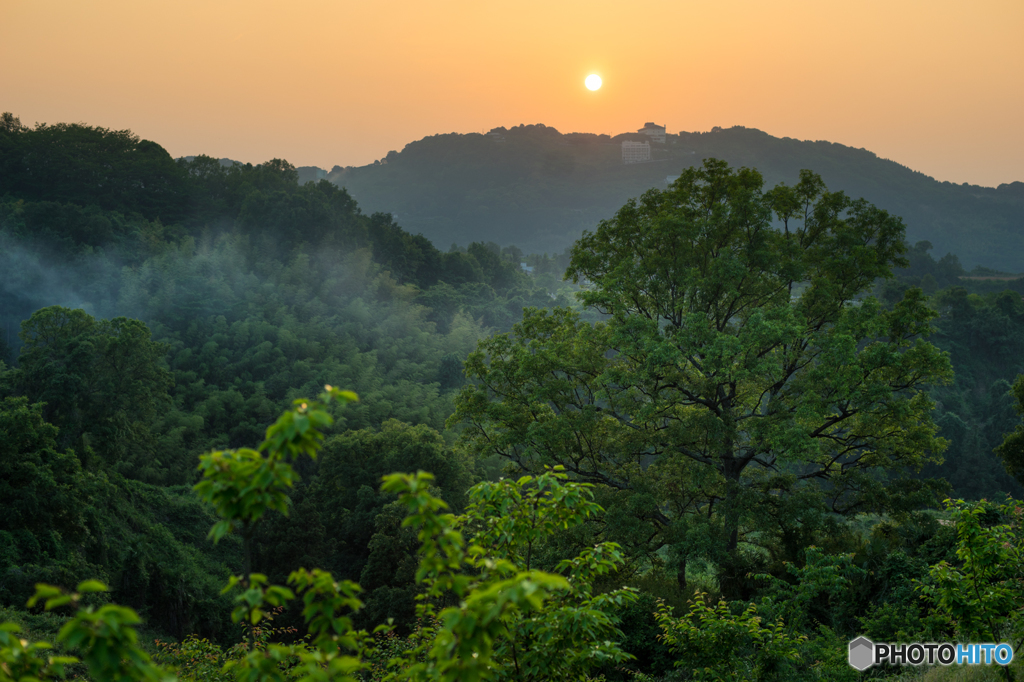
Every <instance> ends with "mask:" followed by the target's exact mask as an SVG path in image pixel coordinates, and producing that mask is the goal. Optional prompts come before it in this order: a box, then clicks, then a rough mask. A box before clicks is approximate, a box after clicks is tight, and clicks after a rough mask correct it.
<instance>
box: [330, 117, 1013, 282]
mask: <svg viewBox="0 0 1024 682" xmlns="http://www.w3.org/2000/svg"><path fill="white" fill-rule="evenodd" d="M666 137H667V141H666V142H665V143H663V144H662V143H657V142H652V144H651V148H652V149H651V161H649V162H644V163H635V164H623V163H622V159H621V151H620V150H621V146H620V144H619V143H620V142H621V141H623V140H626V139H634V140H635V139H645V136H644V134H642V133H623V134H620V135H616V136H614V137H613V136H608V135H595V134H590V133H567V134H563V133H560V132H559V131H557V130H556V129H554V128H551V127H549V126H545V125H543V124H536V125H520V126H515V127H513V128H509V129H505V128H495V129H493V130H492V131H491V132H490V133H488V134H480V133H466V134H460V133H446V134H439V135H431V136H427V137H425V138H422V139H420V140H416V141H413V142H410V143H409V144H407V145H406V146H405V147H404V148H403V149H402V150H401V151H392V152H389V153H388V155H387V156H385V157H384V158H383V159H380V160H378V161H376V162H374V163H373V164H368V165H366V166H359V167H351V166H350V167H345V168H342V167H340V166H335V167H334V168H333V169H332V170H331V171H330V173H329V174H328V179H329V180H330V181H331V182H334V183H335V184H337V185H339V186H342V187H345V188H346V189H347V190H348V191H349V192H350V193H351V194H352V196H353V198H354V199H356V201H358V202H359V204H360V206H362V207H364V209H365V210H367V211H383V212H388V213H392V214H393V215H394V216H395V218H396V220H397V221H398V222H399V223H400V224H402V226H403V227H404V228H405V229H406V230H408V231H410V232H412V233H417V232H419V233H422V234H423V235H424V236H425V237H427V238H428V239H430V240H431V241H432V242H434V243H435V244H438V245H439V246H443V245H445V244H448V243H458V244H462V245H464V244H466V243H469V242H472V241H494V242H496V243H499V244H503V245H504V244H515V245H516V246H518V247H519V248H521V249H523V250H524V251H526V252H542V251H544V252H558V251H561V250H562V249H564V248H566V247H568V246H570V245H571V244H572V243H573V241H575V239H577V238H578V237H579V236H580V234H581V233H582V232H583V230H593V229H594V228H595V227H596V225H597V223H598V222H599V221H600V220H602V219H606V218H610V217H611V216H612V215H613V214H614V212H615V211H616V210H617V209H618V208H619V207H621V206H622V205H623V204H624V203H625V202H626V201H627V200H628V199H630V198H632V197H636V196H639V195H640V194H642V193H643V192H644V191H646V190H648V189H652V188H658V189H664V188H665V187H666V186H667V181H668V180H671V178H672V177H673V176H675V175H677V174H678V173H679V172H680V171H681V170H682V169H683V168H686V167H689V166H693V165H696V164H700V163H701V162H702V161H703V160H704V159H706V158H712V157H714V158H721V159H723V160H725V161H727V162H729V163H730V165H733V166H747V167H750V168H756V169H757V170H758V171H760V172H761V173H762V175H763V176H764V177H765V181H766V183H765V184H766V188H767V187H771V186H774V185H775V184H777V183H778V182H786V183H788V184H792V183H794V182H796V181H797V179H798V177H799V171H800V170H801V169H809V170H812V171H814V172H816V173H818V174H820V175H821V176H822V178H823V179H824V180H825V182H826V184H827V185H828V187H829V189H830V190H843V191H845V192H846V193H847V194H848V195H850V196H853V197H854V198H860V197H863V198H865V199H867V200H868V201H870V202H871V203H873V204H875V205H876V206H878V207H880V208H883V209H885V210H888V211H889V212H891V213H894V214H896V215H899V216H901V217H903V219H904V222H905V223H906V225H907V239H908V241H910V242H911V243H914V242H916V241H918V240H928V241H930V242H932V243H933V245H934V247H935V250H936V252H937V253H945V252H952V253H954V254H956V255H957V256H959V258H960V259H961V261H962V262H963V263H964V265H965V266H966V267H968V268H970V267H973V266H975V265H984V266H988V267H994V268H999V269H1003V270H1009V271H1014V272H1016V271H1021V270H1024V256H1021V255H1018V254H1024V182H1011V183H1003V184H1001V185H999V186H998V187H983V186H980V185H969V184H967V183H964V184H961V185H956V184H953V183H950V182H948V181H946V182H942V181H938V180H935V179H934V178H932V177H931V176H928V175H926V174H925V173H922V172H920V171H917V170H914V169H912V168H909V167H908V166H905V165H903V164H901V163H899V162H897V161H894V160H891V159H886V158H883V157H880V156H878V155H877V154H875V153H874V152H871V151H869V150H867V149H863V148H855V147H850V146H847V145H842V144H839V143H834V142H829V141H825V140H817V141H809V140H797V139H794V138H788V137H783V138H779V137H774V136H772V135H769V134H768V133H765V132H763V131H760V130H757V129H755V128H745V127H742V126H735V127H732V128H726V129H723V128H716V129H713V130H712V131H709V132H703V133H700V132H698V133H688V132H681V133H678V134H673V135H668V136H666Z"/></svg>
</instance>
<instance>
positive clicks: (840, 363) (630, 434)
mask: <svg viewBox="0 0 1024 682" xmlns="http://www.w3.org/2000/svg"><path fill="white" fill-rule="evenodd" d="M773 217H775V218H776V219H777V220H779V221H780V222H781V226H782V227H781V229H779V228H777V227H776V226H774V225H773V220H772V219H773ZM903 233H904V228H903V224H902V222H901V221H900V219H899V218H897V217H894V216H891V215H889V214H888V213H886V212H885V211H881V210H879V209H877V208H875V207H873V206H871V205H870V204H868V203H867V202H865V201H863V200H852V199H850V198H848V197H846V196H845V195H844V194H843V193H841V192H840V193H831V192H828V191H827V190H826V188H825V186H824V184H823V183H822V181H821V179H820V178H818V177H817V176H816V175H814V174H813V173H810V172H804V173H803V174H802V175H801V181H800V183H799V184H797V185H796V186H794V187H788V186H785V185H779V186H777V187H775V188H774V189H772V190H771V191H768V192H765V191H764V190H763V180H762V178H761V176H760V175H759V174H758V173H757V172H756V171H753V170H749V169H745V168H743V169H739V170H733V169H731V168H729V167H728V165H727V164H725V163H724V162H721V161H716V160H709V161H706V162H705V164H704V165H703V166H702V167H701V168H699V169H696V168H694V169H689V170H686V171H684V173H683V174H682V175H681V176H680V177H679V179H678V180H676V181H675V182H674V183H673V185H672V186H671V187H670V188H669V189H668V190H666V191H657V190H652V191H650V192H648V193H646V194H645V195H643V197H641V198H640V200H639V201H630V202H628V203H627V204H626V205H625V206H624V207H623V208H622V209H621V210H620V211H619V212H618V213H617V214H616V215H615V217H614V218H613V219H611V220H608V221H603V222H602V223H600V225H599V226H598V228H597V230H596V231H595V232H594V233H585V234H584V236H583V238H582V239H580V241H579V242H578V243H577V245H576V246H575V247H574V249H573V254H572V262H571V264H570V267H569V270H568V273H567V274H568V276H569V277H571V278H573V280H575V281H577V282H586V283H588V284H589V288H586V289H585V290H584V291H583V292H582V294H581V299H582V301H583V303H584V304H585V305H587V306H590V307H592V308H595V309H596V310H598V311H599V312H601V313H602V314H604V315H605V316H606V319H605V320H604V321H602V322H598V323H596V324H589V323H585V322H583V321H581V319H580V317H579V315H578V314H577V313H575V312H572V311H570V310H565V309H559V310H556V311H553V312H547V311H530V312H528V313H527V314H526V315H525V317H524V320H523V322H522V323H520V324H518V325H516V326H515V327H514V328H513V331H512V332H511V333H509V334H503V335H499V336H495V337H493V338H490V339H487V340H484V341H482V342H481V343H480V344H479V346H478V350H477V351H476V352H475V353H474V354H472V355H471V356H470V358H469V360H468V361H467V363H466V366H467V370H466V371H467V375H468V376H469V377H471V378H472V379H474V380H475V383H474V384H473V385H472V386H468V387H466V388H465V389H463V392H462V393H461V395H460V396H459V398H458V401H457V407H456V412H455V414H454V415H453V417H452V418H451V420H450V424H455V423H458V422H462V423H464V424H465V427H466V428H465V431H464V440H465V441H466V443H467V444H468V446H469V447H470V448H472V449H473V450H474V451H476V452H478V453H481V454H491V453H498V454H500V455H502V456H504V457H505V458H507V459H508V460H509V461H510V462H511V463H512V464H513V465H514V466H515V468H517V469H520V470H524V471H536V470H538V469H539V468H540V467H542V466H545V465H549V464H559V465H562V466H565V467H566V469H567V470H569V471H571V472H572V473H573V474H575V475H576V476H577V477H579V478H580V479H582V480H586V481H590V482H594V483H600V484H602V485H603V486H606V487H607V488H608V489H609V490H611V491H613V493H612V494H613V495H615V496H617V497H618V499H619V503H620V504H621V505H622V506H623V508H625V509H628V510H629V512H630V513H629V514H628V515H627V516H629V517H630V518H632V519H633V521H631V522H630V524H629V525H627V528H628V536H629V537H630V538H633V540H632V542H633V543H634V544H636V542H637V540H636V538H638V537H640V538H643V539H645V540H646V541H647V543H648V546H647V548H646V550H647V551H654V550H656V549H658V548H660V547H662V546H665V545H666V544H667V545H669V546H670V547H671V548H672V551H673V552H674V555H675V556H676V561H677V565H678V568H679V570H680V571H681V573H680V579H681V580H683V579H684V577H685V573H684V571H685V563H686V560H687V559H688V558H707V559H712V560H714V561H716V562H717V563H718V564H719V565H721V566H730V565H732V566H735V568H736V569H737V570H736V572H734V573H733V574H732V577H734V578H735V577H737V576H739V575H742V573H740V572H739V571H740V570H742V571H743V573H745V572H746V568H749V563H750V562H749V560H744V559H742V558H741V556H740V554H742V552H741V551H740V550H742V547H741V545H754V544H756V545H760V546H764V547H769V548H771V547H772V546H773V545H774V546H775V547H776V548H777V551H779V552H781V553H782V554H783V555H785V554H786V551H787V546H788V548H789V551H790V552H793V551H796V547H798V546H800V544H799V543H796V542H794V540H795V539H796V538H802V537H804V535H805V534H806V533H807V532H810V531H812V530H814V529H820V528H822V527H823V525H826V524H827V523H828V522H829V518H830V515H835V514H845V513H851V512H854V511H867V510H879V509H891V508H893V507H894V506H896V507H898V506H899V505H900V504H903V503H906V502H908V501H909V500H910V499H911V498H913V495H908V492H910V491H911V490H913V489H923V488H925V487H926V486H924V485H923V484H921V483H917V482H914V483H911V482H908V481H901V482H899V483H897V482H895V481H894V480H891V478H890V477H889V472H894V473H895V472H901V471H903V470H905V469H907V468H910V469H916V468H920V467H921V466H922V465H923V464H924V463H926V462H929V461H935V460H937V459H938V457H939V454H940V453H941V452H942V450H943V449H944V447H945V442H944V441H943V440H942V439H941V438H938V437H937V436H936V431H937V429H936V426H935V424H934V423H933V422H932V419H931V409H932V402H931V400H930V399H929V398H928V396H927V394H926V393H925V392H924V388H925V387H926V386H927V385H928V384H929V383H934V382H943V381H946V380H948V379H949V377H950V375H951V371H950V366H949V361H948V359H947V358H946V357H945V356H944V355H943V354H942V353H940V352H939V351H938V349H936V348H935V347H934V346H933V345H931V344H929V343H927V342H925V341H924V340H923V338H922V337H923V336H924V335H926V334H928V333H929V331H930V325H929V321H930V320H931V319H932V318H933V317H934V315H935V314H934V312H932V311H931V310H930V309H929V308H928V307H927V306H926V304H925V298H924V296H923V294H921V292H920V290H916V289H915V290H911V291H909V292H908V293H907V294H906V295H905V296H904V297H903V299H902V300H901V301H900V302H899V303H897V304H896V305H895V306H894V307H892V308H891V309H885V308H883V307H882V306H881V305H880V304H879V303H878V302H877V301H876V300H875V299H874V298H872V297H870V296H866V295H865V294H866V293H867V291H868V290H869V288H870V287H871V286H872V283H873V282H874V280H875V279H876V278H878V277H885V276H887V275H888V274H889V273H890V271H891V268H892V267H893V266H896V265H902V264H904V263H905V261H904V260H903V258H902V255H903V252H904V250H905V246H904V241H903ZM894 486H899V490H900V491H901V492H900V493H899V494H898V495H896V494H895V489H896V488H895V487H894ZM908 486H909V489H908ZM780 558H781V557H780ZM727 572H728V571H727ZM723 577H726V578H727V577H728V576H725V575H723Z"/></svg>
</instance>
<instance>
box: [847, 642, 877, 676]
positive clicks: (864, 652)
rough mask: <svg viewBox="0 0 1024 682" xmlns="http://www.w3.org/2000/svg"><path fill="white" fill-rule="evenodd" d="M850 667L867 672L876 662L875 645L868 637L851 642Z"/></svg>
mask: <svg viewBox="0 0 1024 682" xmlns="http://www.w3.org/2000/svg"><path fill="white" fill-rule="evenodd" d="M849 660H850V666H852V667H854V668H856V669H857V670H867V669H868V668H870V667H871V666H872V665H873V664H874V662H875V644H874V642H872V641H871V640H870V639H868V638H867V637H858V638H857V639H855V640H853V641H852V642H850V659H849Z"/></svg>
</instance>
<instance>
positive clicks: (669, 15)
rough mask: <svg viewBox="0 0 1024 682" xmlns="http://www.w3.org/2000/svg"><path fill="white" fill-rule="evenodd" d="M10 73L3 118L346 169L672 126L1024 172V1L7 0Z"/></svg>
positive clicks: (1006, 173)
mask: <svg viewBox="0 0 1024 682" xmlns="http://www.w3.org/2000/svg"><path fill="white" fill-rule="evenodd" d="M0 65H2V67H0V111H12V112H14V113H15V114H16V115H18V116H20V117H21V120H22V122H23V123H26V124H29V125H31V124H33V123H36V122H48V123H57V122H65V121H66V122H84V123H88V124H90V125H99V126H103V127H107V128H115V129H122V128H131V129H132V130H134V131H135V132H136V133H138V134H139V135H140V136H142V137H144V138H147V139H152V140H155V141H157V142H159V143H160V144H162V145H163V146H164V147H166V148H167V150H168V151H169V152H170V153H171V154H172V155H174V156H181V155H187V154H199V153H205V154H209V155H211V156H215V157H224V156H226V157H230V158H233V159H236V160H239V161H251V162H254V163H258V162H261V161H265V160H267V159H270V158H273V157H280V158H286V159H288V160H289V161H291V162H292V163H294V164H296V165H317V166H320V167H324V168H328V169H329V168H331V167H332V166H334V165H335V164H339V165H342V166H345V165H362V164H365V163H369V162H372V161H373V160H374V159H377V158H380V157H383V156H384V155H385V154H387V152H388V151H389V150H392V149H395V150H400V149H401V148H402V147H403V146H405V144H407V143H408V142H411V141H413V140H417V139H419V138H421V137H424V136H426V135H431V134H435V133H447V132H461V133H465V132H474V131H476V132H482V131H486V130H489V129H490V128H492V127H495V126H513V125H517V124H519V123H545V124H547V125H552V126H554V127H556V128H558V129H559V130H560V131H562V132H574V131H578V132H595V133H611V134H614V133H620V132H626V131H629V130H635V129H636V128H638V127H640V126H642V125H643V124H644V122H645V121H656V122H658V123H661V124H664V125H667V126H668V130H669V132H678V131H680V130H684V131H706V130H710V129H711V128H712V127H713V126H723V127H729V126H733V125H743V126H747V127H751V128H760V129H761V130H764V131H766V132H768V133H770V134H772V135H776V136H779V137H794V138H798V139H809V140H830V141H832V142H839V143H842V144H846V145H851V146H854V147H864V148H866V149H869V150H871V151H873V152H875V153H877V154H878V155H879V156H882V157H885V158H890V159H893V160H896V161H898V162H900V163H902V164H904V165H906V166H910V167H911V168H914V169H915V170H920V171H922V172H924V173H927V174H928V175H931V176H934V177H935V178H937V179H939V180H950V181H953V182H958V183H959V182H970V183H976V184H982V185H990V186H991V185H998V184H1000V183H1003V182H1012V181H1014V180H1022V181H1024V1H1022V0H972V1H971V2H967V1H964V2H946V1H942V0H927V1H923V0H922V1H919V2H918V1H913V2H911V1H903V0H886V1H878V2H876V1H874V0H856V1H851V0H846V1H844V2H833V1H831V0H813V1H812V0H759V1H755V0H702V1H700V2H696V1H687V0H649V1H646V2H644V1H637V0H633V1H631V2H629V3H626V2H623V1H622V0H618V1H616V2H607V1H602V0H588V1H586V2H582V1H577V0H543V1H540V0H516V1H515V2H505V1H501V2H498V1H494V0H472V1H470V0H432V1H431V2H425V1H418V0H417V1H414V0H358V1H349V0H290V1H288V2H283V1H277V0H201V1H198V0H173V1H172V0H96V1H87V0H0ZM589 73H598V74H600V75H601V77H602V78H603V79H604V87H603V88H602V89H601V90H600V91H598V92H596V93H593V92H590V91H588V90H587V89H586V88H585V87H584V85H583V79H584V78H585V77H586V76H587V74H589Z"/></svg>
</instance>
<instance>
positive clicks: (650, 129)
mask: <svg viewBox="0 0 1024 682" xmlns="http://www.w3.org/2000/svg"><path fill="white" fill-rule="evenodd" d="M637 132H638V133H643V134H644V135H647V136H648V137H650V138H651V141H652V142H660V143H661V144H665V126H660V125H658V124H657V123H651V122H650V121H648V122H647V123H645V124H644V127H643V128H641V129H640V130H638V131H637Z"/></svg>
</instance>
